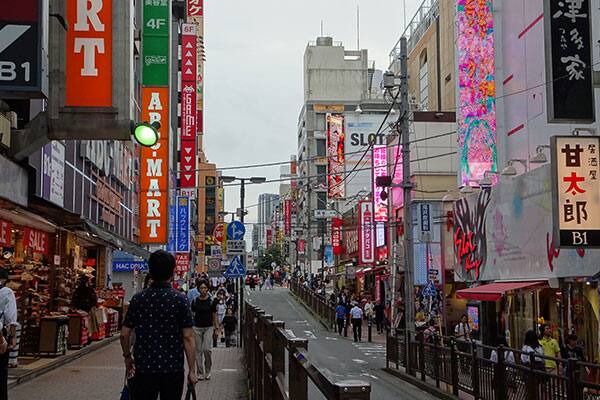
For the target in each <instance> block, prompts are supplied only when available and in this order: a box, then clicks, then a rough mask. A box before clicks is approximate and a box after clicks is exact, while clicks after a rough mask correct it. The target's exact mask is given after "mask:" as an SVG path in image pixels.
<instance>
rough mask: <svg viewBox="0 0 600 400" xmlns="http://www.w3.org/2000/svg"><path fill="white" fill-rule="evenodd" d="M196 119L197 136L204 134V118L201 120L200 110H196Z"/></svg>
mask: <svg viewBox="0 0 600 400" xmlns="http://www.w3.org/2000/svg"><path fill="white" fill-rule="evenodd" d="M197 115H198V117H197V119H196V130H197V132H198V135H202V134H203V133H204V125H203V124H204V118H203V114H202V110H198V113H197Z"/></svg>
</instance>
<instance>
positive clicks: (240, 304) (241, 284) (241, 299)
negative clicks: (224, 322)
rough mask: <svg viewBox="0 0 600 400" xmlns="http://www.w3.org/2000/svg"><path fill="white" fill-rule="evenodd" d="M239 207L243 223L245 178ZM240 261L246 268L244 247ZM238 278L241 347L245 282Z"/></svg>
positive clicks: (241, 187) (242, 181) (241, 180)
mask: <svg viewBox="0 0 600 400" xmlns="http://www.w3.org/2000/svg"><path fill="white" fill-rule="evenodd" d="M240 183H241V186H240V207H241V208H242V212H241V213H240V222H241V223H242V224H243V223H244V214H246V213H245V210H246V209H245V207H244V205H245V204H244V203H245V201H246V180H245V179H243V178H242V179H240ZM242 263H243V264H244V265H245V266H246V268H248V266H247V265H246V249H244V255H243V256H242ZM238 279H239V283H238V288H239V293H240V294H239V299H240V302H239V304H238V311H239V319H238V321H239V324H238V326H239V327H240V335H239V338H240V341H239V343H240V345H239V347H242V344H243V343H242V341H243V340H244V335H243V334H242V333H241V330H242V329H241V327H242V326H243V325H242V324H243V323H242V321H243V320H244V283H245V277H240V278H238Z"/></svg>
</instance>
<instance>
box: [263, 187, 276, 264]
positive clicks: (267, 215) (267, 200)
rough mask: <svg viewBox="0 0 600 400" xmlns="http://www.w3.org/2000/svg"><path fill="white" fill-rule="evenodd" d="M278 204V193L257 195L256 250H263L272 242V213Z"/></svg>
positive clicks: (273, 213)
mask: <svg viewBox="0 0 600 400" xmlns="http://www.w3.org/2000/svg"><path fill="white" fill-rule="evenodd" d="M278 205H279V195H278V194H274V193H261V194H260V195H259V196H258V251H259V253H260V251H261V250H262V251H264V250H266V249H267V247H268V245H269V244H272V243H273V238H274V237H275V233H274V232H273V230H272V227H271V224H272V222H273V215H275V210H276V208H277V206H278ZM269 232H270V233H269Z"/></svg>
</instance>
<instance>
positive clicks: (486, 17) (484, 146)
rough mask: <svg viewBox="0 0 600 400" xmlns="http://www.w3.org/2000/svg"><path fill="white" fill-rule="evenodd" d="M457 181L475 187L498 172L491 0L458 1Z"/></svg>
mask: <svg viewBox="0 0 600 400" xmlns="http://www.w3.org/2000/svg"><path fill="white" fill-rule="evenodd" d="M456 19H457V20H456V29H457V39H458V46H457V47H458V115H457V122H458V145H459V154H460V182H461V183H462V184H463V185H467V184H474V185H478V183H477V182H479V180H480V179H482V178H483V176H484V173H485V172H486V171H496V170H497V150H496V100H495V95H496V90H495V85H494V18H493V13H492V0H458V3H457V9H456Z"/></svg>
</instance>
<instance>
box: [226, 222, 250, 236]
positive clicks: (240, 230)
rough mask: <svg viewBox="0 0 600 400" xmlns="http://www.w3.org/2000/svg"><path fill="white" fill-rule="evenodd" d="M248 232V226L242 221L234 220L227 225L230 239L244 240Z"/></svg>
mask: <svg viewBox="0 0 600 400" xmlns="http://www.w3.org/2000/svg"><path fill="white" fill-rule="evenodd" d="M245 234H246V227H245V226H244V224H242V223H241V222H240V221H233V222H230V223H229V224H228V225H227V239H228V240H242V239H243V238H244V235H245Z"/></svg>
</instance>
